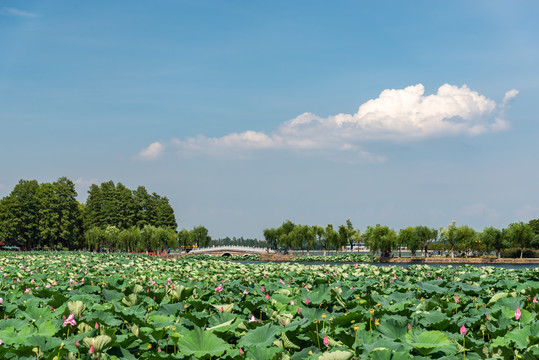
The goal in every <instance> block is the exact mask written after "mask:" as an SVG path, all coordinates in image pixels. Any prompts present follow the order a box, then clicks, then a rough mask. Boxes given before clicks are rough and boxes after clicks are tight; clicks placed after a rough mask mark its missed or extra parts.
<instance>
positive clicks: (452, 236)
mask: <svg viewBox="0 0 539 360" xmlns="http://www.w3.org/2000/svg"><path fill="white" fill-rule="evenodd" d="M440 240H441V242H442V243H444V244H449V246H450V249H451V258H454V257H455V246H456V245H457V244H458V242H459V240H460V238H459V237H458V236H457V226H456V225H455V222H454V221H453V222H452V223H451V224H449V225H448V226H447V228H445V229H444V228H440Z"/></svg>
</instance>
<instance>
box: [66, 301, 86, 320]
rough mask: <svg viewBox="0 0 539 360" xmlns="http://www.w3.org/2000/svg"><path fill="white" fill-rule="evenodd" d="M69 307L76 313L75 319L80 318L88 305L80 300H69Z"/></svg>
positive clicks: (72, 312) (71, 311)
mask: <svg viewBox="0 0 539 360" xmlns="http://www.w3.org/2000/svg"><path fill="white" fill-rule="evenodd" d="M67 308H68V309H69V312H70V313H71V314H73V315H75V319H78V318H79V316H80V315H82V312H83V311H84V310H85V309H86V305H84V303H83V302H82V301H80V300H77V301H68V302H67Z"/></svg>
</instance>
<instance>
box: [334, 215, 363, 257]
mask: <svg viewBox="0 0 539 360" xmlns="http://www.w3.org/2000/svg"><path fill="white" fill-rule="evenodd" d="M358 238H359V239H360V238H361V236H360V235H359V230H356V229H354V226H353V225H352V222H351V221H350V219H347V220H346V226H345V225H341V226H339V245H340V246H338V247H341V246H346V245H347V244H350V250H352V249H353V247H354V242H356V241H358ZM336 248H337V247H336Z"/></svg>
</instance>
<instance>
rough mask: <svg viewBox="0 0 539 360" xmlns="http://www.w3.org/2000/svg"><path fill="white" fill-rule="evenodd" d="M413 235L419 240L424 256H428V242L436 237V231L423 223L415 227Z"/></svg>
mask: <svg viewBox="0 0 539 360" xmlns="http://www.w3.org/2000/svg"><path fill="white" fill-rule="evenodd" d="M415 236H416V237H417V239H418V240H419V241H420V242H421V244H422V248H423V250H424V251H425V257H428V248H429V244H430V243H432V242H433V241H434V240H436V238H437V237H438V231H437V230H436V229H431V228H429V227H427V226H424V225H418V226H416V227H415Z"/></svg>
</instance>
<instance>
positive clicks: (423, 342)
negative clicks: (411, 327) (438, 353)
mask: <svg viewBox="0 0 539 360" xmlns="http://www.w3.org/2000/svg"><path fill="white" fill-rule="evenodd" d="M406 342H407V343H409V344H410V345H412V346H413V347H414V348H416V349H418V350H419V352H420V353H421V354H422V355H427V354H430V353H431V352H433V351H434V350H437V349H440V348H441V347H444V346H447V345H449V344H450V343H451V342H450V341H449V339H448V338H447V336H446V335H445V334H444V333H443V332H441V331H438V330H433V331H423V332H421V333H419V334H418V333H415V332H413V333H412V332H409V333H407V334H406Z"/></svg>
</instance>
